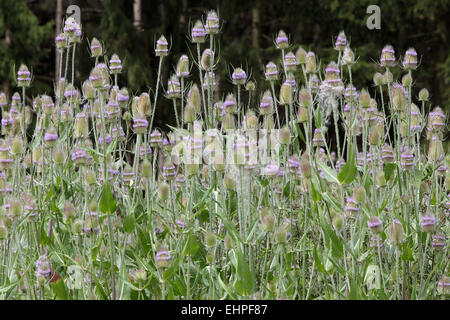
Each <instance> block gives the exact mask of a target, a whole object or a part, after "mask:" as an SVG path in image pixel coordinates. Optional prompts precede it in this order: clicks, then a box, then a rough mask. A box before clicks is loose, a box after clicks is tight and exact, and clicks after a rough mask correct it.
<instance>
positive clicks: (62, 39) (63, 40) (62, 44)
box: [55, 33, 68, 52]
mask: <svg viewBox="0 0 450 320" xmlns="http://www.w3.org/2000/svg"><path fill="white" fill-rule="evenodd" d="M55 44H56V49H58V51H59V52H61V51H62V50H64V49H66V48H67V45H68V41H67V36H66V35H65V34H64V33H60V34H58V35H57V36H56V37H55Z"/></svg>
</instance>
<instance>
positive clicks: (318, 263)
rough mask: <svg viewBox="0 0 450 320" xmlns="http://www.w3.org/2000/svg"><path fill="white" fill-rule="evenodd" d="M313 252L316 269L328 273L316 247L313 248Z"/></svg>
mask: <svg viewBox="0 0 450 320" xmlns="http://www.w3.org/2000/svg"><path fill="white" fill-rule="evenodd" d="M312 254H313V258H314V261H315V262H316V269H317V270H319V272H322V273H327V272H326V271H325V267H324V266H323V263H322V260H321V259H320V257H319V254H318V253H317V248H316V247H314V248H313V251H312Z"/></svg>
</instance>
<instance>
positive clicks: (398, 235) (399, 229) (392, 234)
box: [389, 219, 404, 245]
mask: <svg viewBox="0 0 450 320" xmlns="http://www.w3.org/2000/svg"><path fill="white" fill-rule="evenodd" d="M389 239H390V240H391V243H392V244H394V245H398V244H400V243H402V242H403V240H404V232H403V225H402V223H401V222H400V221H399V220H398V219H394V220H393V221H392V224H391V225H390V227H389Z"/></svg>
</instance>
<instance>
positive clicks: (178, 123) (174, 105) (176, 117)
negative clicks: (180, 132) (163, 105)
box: [172, 99, 180, 128]
mask: <svg viewBox="0 0 450 320" xmlns="http://www.w3.org/2000/svg"><path fill="white" fill-rule="evenodd" d="M172 102H173V112H174V113H175V119H176V121H177V128H179V127H180V122H179V121H178V112H177V100H176V99H172Z"/></svg>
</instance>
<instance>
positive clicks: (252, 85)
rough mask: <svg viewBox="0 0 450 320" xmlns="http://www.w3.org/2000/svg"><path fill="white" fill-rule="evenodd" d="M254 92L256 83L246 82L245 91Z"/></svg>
mask: <svg viewBox="0 0 450 320" xmlns="http://www.w3.org/2000/svg"><path fill="white" fill-rule="evenodd" d="M255 90H256V83H255V82H254V81H252V80H249V81H247V83H246V84H245V91H249V92H253V91H255Z"/></svg>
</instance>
